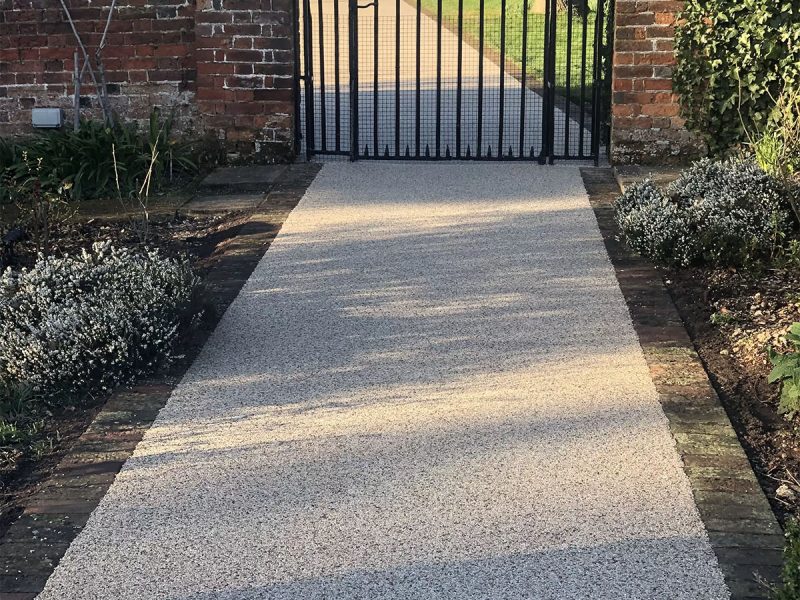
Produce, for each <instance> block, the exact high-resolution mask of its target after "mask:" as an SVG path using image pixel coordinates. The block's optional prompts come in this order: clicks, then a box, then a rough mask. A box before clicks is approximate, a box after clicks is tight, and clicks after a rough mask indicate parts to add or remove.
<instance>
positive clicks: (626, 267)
mask: <svg viewBox="0 0 800 600" xmlns="http://www.w3.org/2000/svg"><path fill="white" fill-rule="evenodd" d="M581 175H582V176H583V181H584V185H585V186H586V190H587V191H588V193H589V200H590V202H591V205H592V208H593V209H594V213H595V216H596V218H597V222H598V225H599V227H600V232H601V234H602V236H603V240H604V242H605V245H606V250H607V251H608V254H609V256H610V258H611V262H612V264H613V265H614V270H615V272H616V275H617V281H619V285H620V288H621V290H622V294H623V295H624V296H625V302H626V303H627V305H628V310H629V312H630V315H631V319H632V320H633V326H634V329H635V330H636V333H637V335H638V337H639V343H640V344H641V346H642V350H643V351H644V356H645V359H646V360H647V364H648V366H649V367H650V373H651V375H652V377H653V382H654V383H655V386H656V389H657V391H658V394H659V397H660V401H661V406H662V408H663V409H664V413H665V414H666V416H667V418H668V419H669V426H670V430H671V431H672V435H673V437H674V438H675V443H676V445H677V448H678V452H679V453H680V455H681V458H682V460H683V468H684V471H685V472H686V475H687V476H688V478H689V481H690V483H691V486H692V493H693V494H694V499H695V502H696V504H697V508H698V509H699V511H700V517H701V518H702V520H703V523H704V524H705V526H706V529H707V530H708V535H709V538H710V541H711V546H712V547H713V548H714V552H715V553H716V555H717V559H718V560H719V564H720V567H721V568H722V571H723V572H724V574H725V581H726V582H727V584H728V587H729V589H730V590H731V595H732V596H731V597H732V600H756V599H758V600H765V599H767V598H768V597H769V592H768V590H767V588H766V586H765V584H764V583H762V582H761V581H759V580H760V579H763V580H765V581H768V582H776V581H778V575H779V572H780V567H781V563H782V549H783V541H784V538H783V532H782V530H781V527H780V525H779V524H778V521H777V519H776V518H775V515H774V513H773V512H772V509H771V508H770V506H769V502H768V501H767V498H766V496H765V495H764V492H763V491H762V490H761V487H760V486H759V483H758V480H757V479H756V476H755V474H754V472H753V469H752V467H751V466H750V463H749V461H748V460H747V456H746V454H745V452H744V450H743V449H742V446H741V444H740V443H739V439H738V438H737V437H736V433H735V432H734V429H733V426H732V425H731V422H730V420H729V419H728V415H727V413H726V412H725V409H724V408H723V406H722V404H721V402H720V400H719V397H718V396H717V393H716V391H715V390H714V387H713V386H712V384H711V382H710V380H709V378H708V375H707V373H706V372H705V369H704V368H703V364H702V362H701V360H700V357H699V356H698V354H697V352H696V351H695V349H694V345H693V344H692V341H691V339H689V335H688V333H687V332H686V328H685V327H684V325H683V322H682V321H681V318H680V316H679V315H678V311H677V309H676V308H675V305H674V304H673V302H672V299H671V298H670V296H669V293H668V292H667V290H666V288H665V287H664V283H663V280H662V278H661V275H660V273H659V272H658V271H657V270H656V269H655V268H654V267H653V266H652V265H651V264H650V263H649V262H648V261H647V260H645V259H643V258H641V257H639V256H636V255H635V254H633V253H632V252H631V251H630V250H628V248H627V247H626V246H625V245H624V243H622V242H620V241H619V232H618V230H617V228H616V225H615V223H614V214H613V203H614V200H615V199H616V198H617V197H618V196H619V194H620V193H621V191H620V188H619V185H618V183H617V181H616V179H615V177H614V173H613V171H612V170H611V169H591V168H586V169H581Z"/></svg>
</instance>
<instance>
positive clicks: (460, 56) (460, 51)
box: [456, 0, 464, 158]
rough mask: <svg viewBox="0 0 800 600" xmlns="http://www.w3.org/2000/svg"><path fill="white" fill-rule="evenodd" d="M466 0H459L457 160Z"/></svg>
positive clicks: (459, 134)
mask: <svg viewBox="0 0 800 600" xmlns="http://www.w3.org/2000/svg"><path fill="white" fill-rule="evenodd" d="M463 47H464V0H458V57H457V59H456V60H457V67H456V69H457V71H458V73H457V75H456V77H457V79H456V158H461V86H462V84H463V82H462V79H463V73H462V71H463V64H464V49H463Z"/></svg>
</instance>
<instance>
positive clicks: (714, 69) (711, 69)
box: [674, 0, 800, 155]
mask: <svg viewBox="0 0 800 600" xmlns="http://www.w3.org/2000/svg"><path fill="white" fill-rule="evenodd" d="M681 20H682V24H681V26H680V27H679V28H678V31H677V34H676V55H677V59H678V65H677V67H676V70H675V73H674V85H675V90H676V91H677V92H678V93H679V94H680V96H681V105H682V110H683V116H684V117H685V118H686V120H687V126H688V127H689V128H690V129H692V130H694V131H696V132H698V133H699V134H700V135H701V136H702V137H703V139H704V140H705V141H706V143H707V145H708V147H709V150H710V151H711V152H712V154H716V155H720V154H724V153H725V152H726V151H728V150H729V149H730V148H731V147H733V146H736V145H737V144H739V143H741V142H744V141H745V140H746V139H747V132H748V131H750V132H751V133H754V130H758V129H760V128H761V127H763V126H764V125H765V124H766V123H767V121H768V119H769V116H770V112H771V110H772V106H773V104H774V98H777V97H778V96H779V95H780V93H781V92H782V91H783V90H784V88H786V87H789V88H790V89H796V87H797V86H800V3H797V2H793V1H790V0H788V1H784V2H775V0H688V1H687V3H686V7H685V9H684V11H683V13H682V15H681Z"/></svg>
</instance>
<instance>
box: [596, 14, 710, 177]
mask: <svg viewBox="0 0 800 600" xmlns="http://www.w3.org/2000/svg"><path fill="white" fill-rule="evenodd" d="M682 8H683V2H682V1H680V0H617V2H616V31H615V37H614V65H613V82H612V87H613V94H612V107H611V113H612V114H611V156H612V162H615V163H640V164H647V163H664V162H685V161H686V160H688V159H689V158H691V157H693V156H696V155H698V154H701V153H702V151H703V148H702V143H701V142H700V141H699V140H698V139H697V138H696V137H695V136H693V135H692V134H691V133H689V132H688V131H687V130H686V129H685V128H684V121H683V119H682V118H681V117H680V104H679V101H678V97H677V96H676V95H675V94H674V93H673V91H672V70H673V67H674V65H675V54H674V37H675V22H676V15H677V13H678V12H679V11H680V10H681V9H682Z"/></svg>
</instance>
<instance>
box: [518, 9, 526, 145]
mask: <svg viewBox="0 0 800 600" xmlns="http://www.w3.org/2000/svg"><path fill="white" fill-rule="evenodd" d="M527 77H528V0H522V74H521V77H520V79H521V80H522V82H521V87H520V90H519V93H520V97H519V156H520V158H523V157H524V156H525V99H526V97H527V95H528V88H527V85H526V83H527V82H526V80H527Z"/></svg>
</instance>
